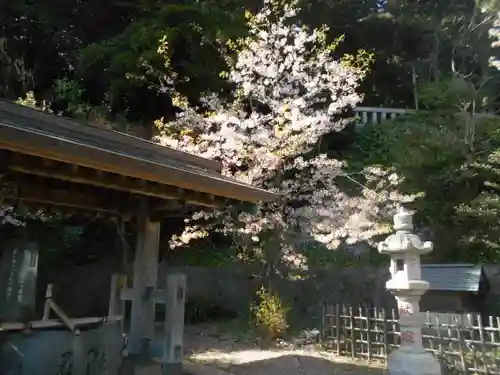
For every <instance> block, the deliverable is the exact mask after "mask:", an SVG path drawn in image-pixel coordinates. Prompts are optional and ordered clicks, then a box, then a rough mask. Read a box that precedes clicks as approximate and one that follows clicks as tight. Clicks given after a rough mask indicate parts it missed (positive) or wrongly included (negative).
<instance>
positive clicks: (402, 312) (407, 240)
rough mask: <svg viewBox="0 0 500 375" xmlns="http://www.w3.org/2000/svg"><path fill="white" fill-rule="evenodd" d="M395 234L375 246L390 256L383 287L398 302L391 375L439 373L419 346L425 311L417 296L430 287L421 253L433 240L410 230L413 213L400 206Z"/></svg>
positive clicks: (430, 357)
mask: <svg viewBox="0 0 500 375" xmlns="http://www.w3.org/2000/svg"><path fill="white" fill-rule="evenodd" d="M394 229H395V231H396V233H394V234H392V235H390V236H389V237H387V239H386V240H385V241H384V242H381V243H380V244H379V245H378V250H379V252H380V253H382V254H388V255H390V257H391V265H390V271H391V279H390V280H389V281H387V283H386V288H387V289H388V290H389V291H390V292H391V293H392V294H394V296H395V297H396V300H397V303H398V311H399V325H400V331H401V346H400V347H399V349H397V350H395V351H393V352H392V353H391V354H390V355H389V358H388V360H387V366H388V370H389V374H390V375H440V374H441V366H440V364H439V362H438V361H437V359H436V358H435V357H434V356H433V355H432V354H431V353H429V352H427V351H425V350H424V348H423V346H422V327H423V323H424V314H422V313H421V312H420V306H419V303H420V298H421V297H422V295H423V294H424V293H425V292H426V291H427V289H429V283H427V282H426V281H423V280H422V279H421V268H420V256H421V255H422V254H427V253H429V252H431V251H432V249H433V244H432V242H422V241H421V239H420V238H419V236H418V235H416V234H414V233H413V214H412V213H411V212H410V211H408V210H407V209H406V208H404V207H401V208H400V209H399V211H398V213H397V214H396V215H394Z"/></svg>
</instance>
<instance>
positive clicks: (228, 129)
mask: <svg viewBox="0 0 500 375" xmlns="http://www.w3.org/2000/svg"><path fill="white" fill-rule="evenodd" d="M296 5H297V4H296V2H295V3H293V2H292V3H289V4H287V5H281V8H279V9H280V10H281V11H282V14H281V15H280V16H277V14H276V12H275V11H274V9H277V8H275V6H276V4H274V2H273V1H271V0H266V1H264V7H263V9H262V10H261V11H260V12H259V13H258V14H256V15H255V17H254V18H253V19H252V20H251V23H250V28H251V30H250V34H251V36H250V38H249V39H248V40H247V42H246V48H244V49H243V50H242V51H241V52H240V53H239V54H238V57H237V59H236V62H235V64H234V66H233V68H232V70H231V72H230V73H229V80H230V81H231V82H232V83H233V84H234V85H235V87H236V99H235V100H234V101H233V102H221V100H220V99H219V98H217V96H215V95H211V96H209V97H207V98H206V99H205V101H204V103H203V105H204V110H203V111H201V110H199V109H196V108H187V109H186V110H184V112H183V113H181V114H179V115H178V117H177V119H176V121H174V122H169V123H163V122H159V123H158V125H159V127H160V130H161V131H162V134H161V136H160V137H159V139H158V141H159V142H161V143H162V144H164V145H168V146H170V147H174V148H178V149H181V150H183V151H186V152H190V153H193V154H196V155H199V156H202V157H205V158H210V159H215V160H219V161H221V162H222V163H223V165H224V174H226V175H228V176H231V177H234V178H237V179H239V180H241V181H244V182H246V183H249V184H252V185H255V186H259V187H262V188H265V189H269V190H272V191H275V192H277V193H279V194H280V198H279V199H278V201H276V202H273V203H270V204H258V205H257V206H256V207H254V208H253V209H252V210H251V211H248V212H242V211H241V207H227V208H224V209H223V210H219V211H214V212H202V213H198V214H196V215H195V216H194V217H192V218H191V219H190V220H188V225H187V227H186V229H185V231H184V233H182V234H180V235H176V236H174V237H173V238H172V240H171V242H170V244H171V247H172V248H175V247H179V246H183V245H186V244H188V243H189V241H190V240H192V239H195V238H203V237H204V236H206V235H208V234H209V233H210V232H211V231H218V232H221V233H223V234H226V235H230V236H233V238H234V239H236V240H241V241H247V242H248V243H250V244H252V246H265V245H266V243H272V246H276V245H277V244H278V246H279V247H280V248H281V251H282V256H283V258H286V259H287V260H288V262H290V263H293V264H294V265H295V266H298V264H299V263H300V264H305V260H304V259H301V258H300V257H299V256H298V255H297V254H296V253H294V251H295V250H298V249H299V248H300V246H301V244H302V243H304V239H307V240H309V239H311V238H312V239H315V240H316V241H320V242H321V243H323V244H324V245H325V246H327V247H329V248H332V249H334V248H336V246H337V245H338V244H339V239H344V240H345V239H346V238H347V239H348V243H355V242H357V241H363V240H369V239H370V238H371V237H373V236H374V235H375V234H377V233H378V232H379V231H380V228H379V227H377V225H376V224H375V220H371V218H372V217H373V216H375V215H377V214H378V212H379V208H378V203H380V201H379V200H378V198H377V197H378V195H376V194H375V195H374V196H373V195H372V196H369V194H368V193H367V192H364V193H365V194H364V195H360V196H358V197H349V196H348V195H347V194H346V193H344V192H343V191H341V190H339V188H338V187H337V179H338V177H339V176H342V166H343V165H342V162H340V161H339V160H335V159H332V158H329V157H328V156H327V155H324V154H320V155H317V156H314V157H311V156H310V155H311V154H313V155H314V154H318V152H317V150H318V144H319V143H320V141H321V140H322V139H323V137H324V136H325V135H327V134H330V133H332V132H337V131H340V130H342V129H343V128H344V127H345V126H346V124H347V122H348V119H345V118H344V114H343V112H344V111H345V110H346V109H348V108H352V107H355V106H356V105H357V104H358V103H359V102H360V100H361V98H360V95H359V94H358V92H357V91H356V89H357V86H358V82H359V81H360V80H361V79H362V78H363V73H362V72H361V71H359V70H357V69H355V68H353V67H349V66H347V65H346V64H343V63H341V62H340V61H338V60H336V59H335V58H334V57H333V56H332V54H331V49H330V48H328V46H327V45H326V44H325V42H324V39H325V38H324V35H323V32H324V31H323V30H309V29H307V28H305V27H303V26H299V25H295V24H294V22H293V19H294V16H295V15H296V14H297V12H298V8H297V6H296ZM271 14H273V17H270V15H271ZM270 20H272V21H270ZM207 113H208V114H209V115H207ZM305 155H308V156H307V157H306V156H305ZM394 178H395V177H394V176H393V179H394Z"/></svg>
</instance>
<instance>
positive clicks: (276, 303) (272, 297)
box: [252, 287, 289, 340]
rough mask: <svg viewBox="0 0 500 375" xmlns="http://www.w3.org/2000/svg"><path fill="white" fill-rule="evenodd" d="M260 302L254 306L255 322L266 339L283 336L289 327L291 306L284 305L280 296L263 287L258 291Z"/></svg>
mask: <svg viewBox="0 0 500 375" xmlns="http://www.w3.org/2000/svg"><path fill="white" fill-rule="evenodd" d="M257 297H258V298H259V302H258V303H256V304H255V305H253V306H252V313H253V316H254V318H255V324H256V326H257V328H258V330H259V331H260V333H261V334H262V335H263V336H264V338H266V339H270V340H275V339H277V338H279V337H281V336H282V335H283V334H284V333H285V332H286V330H287V329H288V324H287V313H288V311H289V308H288V307H286V306H284V304H283V302H282V301H281V299H280V297H279V296H278V295H276V294H273V293H271V292H270V291H267V290H266V289H265V288H264V287H262V288H261V289H260V290H259V291H258V292H257Z"/></svg>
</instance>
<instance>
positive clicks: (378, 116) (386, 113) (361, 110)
mask: <svg viewBox="0 0 500 375" xmlns="http://www.w3.org/2000/svg"><path fill="white" fill-rule="evenodd" d="M413 112H415V110H414V109H403V108H380V107H356V108H354V113H355V115H356V117H357V126H358V127H363V125H366V124H380V123H382V122H383V121H385V120H393V119H395V118H396V117H398V116H401V115H404V114H407V113H413ZM476 116H477V117H481V118H485V117H496V116H497V115H495V114H493V113H477V114H476Z"/></svg>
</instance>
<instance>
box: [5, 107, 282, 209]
mask: <svg viewBox="0 0 500 375" xmlns="http://www.w3.org/2000/svg"><path fill="white" fill-rule="evenodd" d="M0 168H1V170H0V174H1V175H3V178H2V180H1V181H2V184H1V186H2V196H3V197H4V198H7V199H20V200H25V201H37V202H38V201H40V200H41V199H42V198H43V197H42V196H40V195H45V196H50V195H51V194H52V193H53V194H54V195H55V197H54V198H53V199H50V200H49V199H48V198H47V199H46V200H47V202H46V203H53V204H58V205H63V206H64V205H67V206H72V207H76V206H75V204H73V203H70V201H71V202H72V201H73V200H75V199H76V198H75V197H76V196H77V195H78V193H80V195H86V196H87V197H86V198H85V197H81V200H82V202H85V200H87V201H88V202H89V208H90V200H91V199H93V198H95V199H99V195H103V198H102V200H103V202H101V205H103V206H105V207H107V209H108V208H109V209H111V210H119V211H123V210H124V209H125V206H126V204H125V203H124V200H134V201H136V200H137V198H138V197H149V198H151V199H150V202H149V206H150V207H151V208H155V209H156V208H158V206H161V205H163V204H165V203H168V205H169V207H177V206H178V205H174V206H172V203H173V202H177V203H179V202H180V203H182V204H185V203H187V204H197V205H204V206H217V205H219V204H227V203H228V202H227V201H228V200H235V201H244V202H252V203H255V202H257V201H271V200H273V199H275V198H276V195H275V194H273V193H270V192H268V191H265V190H262V189H258V188H255V187H252V186H250V185H247V184H244V183H242V182H239V181H237V180H234V179H230V178H226V177H223V176H221V174H220V172H221V165H220V164H219V163H218V162H215V161H212V160H207V159H203V158H200V157H197V156H194V155H191V154H188V153H184V152H181V151H177V150H174V149H171V148H168V147H164V146H161V145H159V144H156V143H153V142H149V141H146V140H143V139H141V138H137V137H132V136H129V135H126V134H123V133H119V132H116V131H112V130H108V129H104V128H101V127H97V126H92V125H88V124H84V123H80V122H77V121H74V120H71V119H68V118H64V117H62V116H56V115H51V114H47V113H44V112H41V111H38V110H35V109H31V108H27V107H24V106H20V105H17V104H13V103H10V102H7V101H3V100H0ZM42 187H43V189H42ZM37 191H38V193H37ZM110 192H113V194H112V195H110V194H109V193H110ZM105 193H106V194H105ZM33 196H38V197H33ZM29 197H32V198H29ZM134 205H137V202H134V203H133V204H132V206H134ZM96 208H97V206H96ZM129 209H130V207H128V206H127V208H126V210H129Z"/></svg>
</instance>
